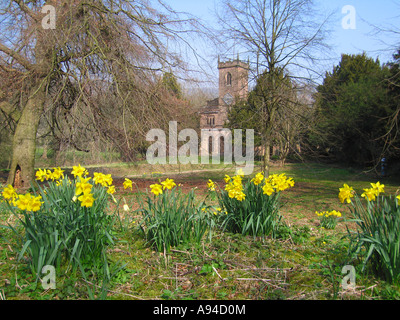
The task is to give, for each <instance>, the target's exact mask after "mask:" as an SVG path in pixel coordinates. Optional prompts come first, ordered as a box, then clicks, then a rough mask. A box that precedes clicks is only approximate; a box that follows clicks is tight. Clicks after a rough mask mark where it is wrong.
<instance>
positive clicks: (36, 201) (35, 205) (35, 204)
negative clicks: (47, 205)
mask: <svg viewBox="0 0 400 320" xmlns="http://www.w3.org/2000/svg"><path fill="white" fill-rule="evenodd" d="M41 199H42V197H41V196H37V197H34V198H32V199H31V202H30V206H29V209H30V210H29V211H32V212H37V211H39V210H40V208H41V207H42V204H43V203H44V202H42V201H40V200H41Z"/></svg>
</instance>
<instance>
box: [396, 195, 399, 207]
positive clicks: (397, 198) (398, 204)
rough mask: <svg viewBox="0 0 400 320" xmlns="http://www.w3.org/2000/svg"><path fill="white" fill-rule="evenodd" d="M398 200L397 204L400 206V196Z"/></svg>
mask: <svg viewBox="0 0 400 320" xmlns="http://www.w3.org/2000/svg"><path fill="white" fill-rule="evenodd" d="M396 199H397V204H398V205H399V206H400V195H398V196H397V197H396Z"/></svg>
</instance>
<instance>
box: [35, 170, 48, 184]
mask: <svg viewBox="0 0 400 320" xmlns="http://www.w3.org/2000/svg"><path fill="white" fill-rule="evenodd" d="M45 179H47V172H46V170H42V169H39V170H38V171H36V180H38V181H40V182H43V181H44V180H45Z"/></svg>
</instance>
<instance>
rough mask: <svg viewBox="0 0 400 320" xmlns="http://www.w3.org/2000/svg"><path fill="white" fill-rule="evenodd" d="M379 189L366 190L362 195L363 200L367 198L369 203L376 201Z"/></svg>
mask: <svg viewBox="0 0 400 320" xmlns="http://www.w3.org/2000/svg"><path fill="white" fill-rule="evenodd" d="M378 194H379V193H378V191H377V189H374V188H369V189H364V193H363V194H362V195H361V197H363V198H367V199H368V201H375V199H376V196H377V195H378Z"/></svg>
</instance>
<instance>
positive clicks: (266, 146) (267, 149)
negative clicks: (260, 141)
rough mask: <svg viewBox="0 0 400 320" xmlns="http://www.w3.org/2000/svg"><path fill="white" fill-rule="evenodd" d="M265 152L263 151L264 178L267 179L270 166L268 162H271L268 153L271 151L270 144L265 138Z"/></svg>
mask: <svg viewBox="0 0 400 320" xmlns="http://www.w3.org/2000/svg"><path fill="white" fill-rule="evenodd" d="M264 146H265V151H264V176H265V177H268V176H269V165H270V161H271V155H270V151H271V144H270V141H269V138H268V137H267V138H266V140H265V144H264Z"/></svg>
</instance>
